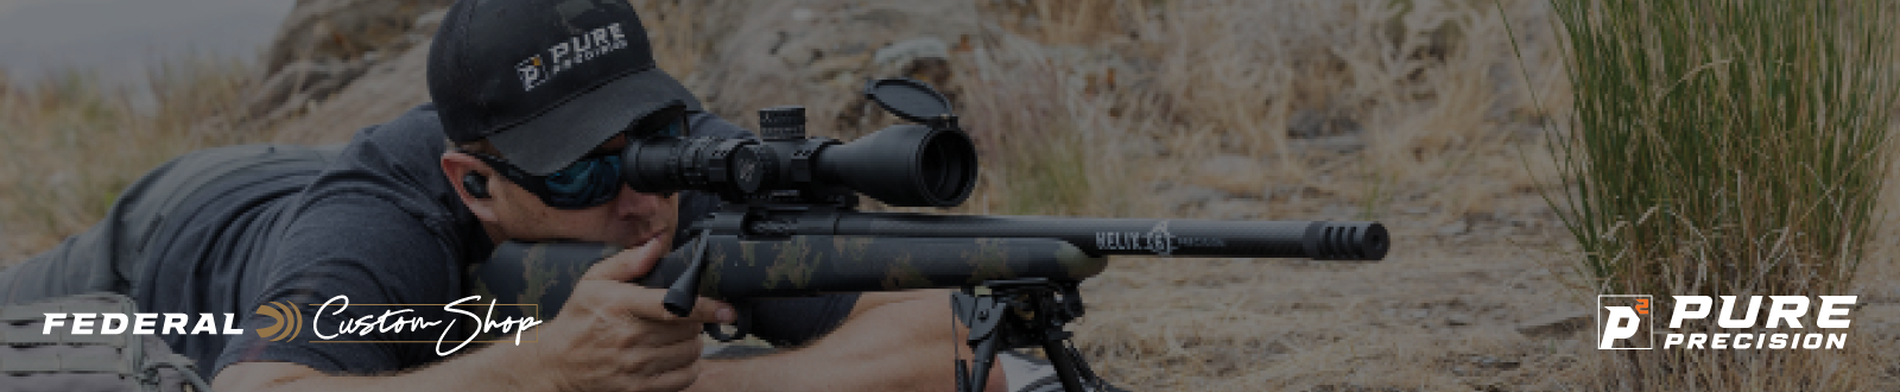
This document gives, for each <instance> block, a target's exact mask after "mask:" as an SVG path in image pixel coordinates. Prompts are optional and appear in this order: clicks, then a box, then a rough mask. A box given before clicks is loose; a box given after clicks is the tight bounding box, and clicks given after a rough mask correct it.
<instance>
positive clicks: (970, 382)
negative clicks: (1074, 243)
mask: <svg viewBox="0 0 1900 392" xmlns="http://www.w3.org/2000/svg"><path fill="white" fill-rule="evenodd" d="M1078 285H1079V282H1053V281H1050V280H1048V279H1045V278H1028V279H1015V280H993V281H986V282H983V283H982V284H980V285H978V286H980V287H984V288H988V289H989V293H986V294H977V293H976V290H975V288H974V287H965V288H964V289H963V291H961V292H957V293H954V294H952V295H951V297H950V311H951V312H952V313H955V314H956V315H957V320H959V321H962V322H963V325H964V326H965V327H968V328H969V329H970V332H969V333H970V335H969V337H968V338H967V343H968V344H969V346H970V351H971V354H972V356H973V358H971V360H970V361H964V360H961V359H959V360H957V391H959V392H983V389H984V387H985V386H987V384H988V382H987V381H988V380H989V377H990V367H991V366H993V365H994V364H995V363H996V353H997V351H998V350H1008V349H1019V348H1030V347H1040V348H1042V352H1043V354H1044V355H1047V356H1049V363H1050V365H1051V366H1053V367H1055V370H1056V377H1058V378H1059V379H1060V380H1061V381H1062V389H1063V390H1065V391H1068V392H1091V391H1101V390H1104V388H1103V385H1104V383H1103V382H1102V379H1101V377H1098V376H1096V375H1095V372H1094V371H1093V370H1090V369H1089V365H1088V362H1086V361H1084V360H1082V354H1081V352H1079V351H1076V350H1075V348H1074V347H1072V346H1071V345H1070V344H1069V338H1070V337H1071V336H1073V335H1074V334H1072V333H1070V332H1069V331H1065V330H1063V326H1066V325H1068V324H1069V323H1070V322H1072V321H1075V319H1077V318H1080V317H1082V313H1083V306H1082V292H1081V290H1080V289H1079V288H1078ZM970 362H975V363H974V364H973V365H974V366H972V364H971V363H970ZM972 368H974V369H972Z"/></svg>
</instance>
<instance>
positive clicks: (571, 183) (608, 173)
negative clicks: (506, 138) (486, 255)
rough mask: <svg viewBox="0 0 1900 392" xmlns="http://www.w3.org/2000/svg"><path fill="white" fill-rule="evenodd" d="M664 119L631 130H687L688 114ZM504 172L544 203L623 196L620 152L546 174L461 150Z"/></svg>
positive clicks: (672, 133) (577, 203)
mask: <svg viewBox="0 0 1900 392" xmlns="http://www.w3.org/2000/svg"><path fill="white" fill-rule="evenodd" d="M659 117H662V118H664V119H663V120H660V121H641V124H640V125H636V126H635V127H633V128H632V129H631V132H628V133H627V134H628V135H629V136H630V137H636V136H637V137H679V136H681V135H685V134H686V129H687V127H686V116H684V115H683V113H678V112H672V113H668V115H662V116H659ZM457 151H460V152H461V153H463V154H468V155H470V156H473V157H475V159H479V160H481V161H482V163H486V164H488V167H490V168H493V169H495V171H497V172H500V173H501V176H502V177H503V178H507V179H508V181H510V182H514V183H515V185H520V186H521V188H522V189H526V190H528V193H533V194H534V195H535V197H538V198H540V199H541V203H542V204H546V205H547V206H549V207H554V208H558V209H564V210H577V209H585V208H591V207H594V206H598V205H601V204H606V203H607V202H608V201H612V200H613V199H614V198H615V197H619V196H620V188H621V181H620V169H621V166H623V165H625V163H624V162H621V159H620V154H619V153H618V152H613V153H604V154H595V155H588V156H585V157H581V159H580V160H577V161H574V163H573V164H569V165H567V167H564V168H561V170H557V171H555V172H553V173H549V174H548V175H545V176H537V175H533V174H528V171H526V170H521V168H520V167H516V166H515V165H514V164H511V163H508V161H507V160H504V159H501V157H497V156H493V155H488V154H483V153H478V152H473V151H467V150H460V149H458V150H457Z"/></svg>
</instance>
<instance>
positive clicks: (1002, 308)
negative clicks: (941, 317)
mask: <svg viewBox="0 0 1900 392" xmlns="http://www.w3.org/2000/svg"><path fill="white" fill-rule="evenodd" d="M950 310H951V312H952V313H955V314H956V315H957V319H958V320H960V321H962V322H963V325H964V326H965V327H968V328H969V330H970V332H969V333H970V336H969V337H968V338H967V343H968V344H969V345H970V351H971V356H972V358H971V359H970V360H971V362H974V365H975V366H973V367H974V369H970V368H969V367H966V364H965V362H964V361H963V360H960V359H959V360H957V390H958V391H961V392H983V389H984V387H987V386H988V385H989V382H988V381H989V379H990V368H991V366H993V364H995V363H996V350H997V347H996V346H997V345H998V344H999V341H1000V340H1001V339H1002V338H1003V331H1001V329H1002V328H1004V326H1003V324H1002V319H1003V317H1004V316H1005V315H1006V314H1007V311H1008V310H1009V303H1008V301H1002V300H998V299H997V298H996V297H995V296H993V295H984V296H974V295H970V294H967V293H963V292H957V293H954V294H951V296H950Z"/></svg>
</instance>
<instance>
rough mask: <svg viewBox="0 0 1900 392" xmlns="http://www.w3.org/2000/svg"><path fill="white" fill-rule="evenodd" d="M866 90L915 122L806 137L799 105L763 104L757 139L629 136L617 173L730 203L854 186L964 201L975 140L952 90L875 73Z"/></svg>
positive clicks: (919, 202) (819, 194)
mask: <svg viewBox="0 0 1900 392" xmlns="http://www.w3.org/2000/svg"><path fill="white" fill-rule="evenodd" d="M865 95H866V96H868V97H869V98H870V99H871V100H872V101H873V102H877V103H878V105H879V106H881V107H883V108H884V110H885V111H887V112H890V113H892V114H894V115H897V116H898V117H900V118H903V119H905V120H909V121H911V122H912V123H913V124H899V125H893V126H890V127H886V128H884V129H882V130H879V131H877V132H874V133H872V134H870V135H866V136H864V137H862V138H859V139H858V140H856V141H852V142H849V143H847V142H842V141H838V140H834V139H829V138H823V137H810V138H808V137H806V136H805V109H804V108H803V107H800V106H780V107H774V108H768V109H763V110H760V111H759V127H760V134H761V135H760V137H759V138H757V139H725V138H714V137H649V138H642V139H638V140H634V141H632V142H631V143H629V144H628V145H627V148H626V150H624V151H623V152H622V153H621V154H622V155H621V158H623V159H624V160H625V162H626V164H625V165H622V167H623V169H622V172H621V178H623V179H624V180H625V181H626V182H627V184H628V185H629V187H631V188H633V190H636V191H640V192H644V193H661V192H673V191H680V190H698V191H705V192H711V193H715V194H718V195H719V196H720V197H722V198H725V199H726V200H727V201H728V202H733V203H743V202H748V201H751V202H758V201H786V202H814V201H823V200H825V199H828V198H829V199H836V198H849V197H851V196H850V192H851V191H857V192H858V193H861V194H863V195H865V196H869V197H871V198H874V199H877V200H879V201H882V202H884V203H885V204H888V205H892V206H900V207H948V206H955V205H958V204H961V203H963V200H964V199H966V198H968V197H969V196H970V191H971V190H972V189H973V188H974V187H975V185H976V170H977V161H976V146H975V144H974V143H972V142H971V141H970V138H969V136H967V135H966V134H964V132H963V131H962V130H961V129H959V128H958V127H957V123H956V115H955V114H952V113H951V111H950V104H949V100H948V99H945V98H944V97H943V95H942V94H939V93H937V92H936V90H933V89H931V88H930V87H929V86H927V85H924V84H922V83H917V82H915V81H911V80H905V79H887V80H880V81H876V82H873V83H871V84H869V85H867V86H866V87H865ZM779 199H783V200H779ZM840 200H842V199H840Z"/></svg>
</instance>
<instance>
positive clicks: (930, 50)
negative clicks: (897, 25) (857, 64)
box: [871, 37, 950, 70]
mask: <svg viewBox="0 0 1900 392" xmlns="http://www.w3.org/2000/svg"><path fill="white" fill-rule="evenodd" d="M927 58H937V59H947V58H950V44H947V43H944V42H943V40H941V39H937V38H936V37H919V38H912V39H909V40H905V41H900V42H897V43H893V44H891V45H890V46H885V47H884V48H883V49H878V50H877V54H875V55H873V56H871V62H872V64H873V65H874V66H876V67H878V68H883V69H892V70H895V69H902V68H903V67H905V66H908V65H909V64H910V63H911V62H912V61H916V60H917V59H927Z"/></svg>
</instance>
